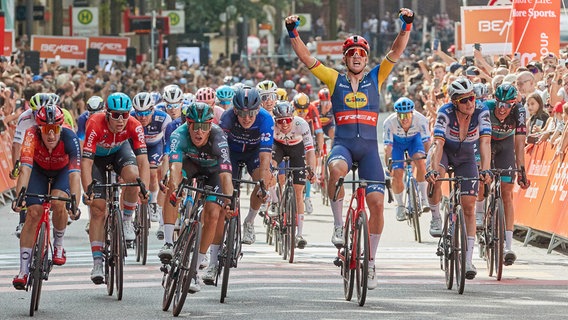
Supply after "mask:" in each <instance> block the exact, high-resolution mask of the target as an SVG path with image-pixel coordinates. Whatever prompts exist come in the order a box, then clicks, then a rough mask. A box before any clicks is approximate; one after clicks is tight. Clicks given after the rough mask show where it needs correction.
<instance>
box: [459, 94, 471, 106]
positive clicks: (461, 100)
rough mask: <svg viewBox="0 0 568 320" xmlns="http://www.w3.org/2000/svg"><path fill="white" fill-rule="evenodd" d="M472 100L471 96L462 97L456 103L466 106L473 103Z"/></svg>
mask: <svg viewBox="0 0 568 320" xmlns="http://www.w3.org/2000/svg"><path fill="white" fill-rule="evenodd" d="M474 100H475V96H474V95H471V96H468V97H464V98H461V99H459V100H456V101H457V102H459V103H461V104H466V103H467V102H468V101H470V102H473V101H474Z"/></svg>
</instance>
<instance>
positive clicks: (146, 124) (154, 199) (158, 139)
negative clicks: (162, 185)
mask: <svg viewBox="0 0 568 320" xmlns="http://www.w3.org/2000/svg"><path fill="white" fill-rule="evenodd" d="M132 106H133V108H134V110H133V111H132V113H131V114H130V115H132V116H134V117H135V118H136V120H138V121H140V124H141V125H142V127H143V128H144V138H145V139H146V147H147V155H148V161H149V163H150V185H149V187H148V190H149V191H150V199H149V200H148V203H149V208H150V210H149V211H150V220H151V221H152V222H158V221H159V220H160V214H161V212H162V206H160V205H159V204H158V192H159V190H160V189H159V181H158V180H159V178H158V166H159V165H160V163H161V162H162V157H163V155H164V131H165V130H166V127H167V125H168V124H169V123H170V122H172V118H170V116H169V115H168V114H167V113H165V112H163V111H160V110H155V109H154V99H152V95H151V94H150V93H149V92H140V93H138V94H136V95H135V96H134V98H133V99H132Z"/></svg>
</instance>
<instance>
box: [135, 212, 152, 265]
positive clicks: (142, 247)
mask: <svg viewBox="0 0 568 320" xmlns="http://www.w3.org/2000/svg"><path fill="white" fill-rule="evenodd" d="M148 219H149V215H148V205H147V204H140V205H139V206H138V210H137V212H136V228H137V230H136V231H137V232H136V262H139V261H142V265H146V260H147V258H148V229H149V225H150V221H149V220H148Z"/></svg>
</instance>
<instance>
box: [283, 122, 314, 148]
mask: <svg viewBox="0 0 568 320" xmlns="http://www.w3.org/2000/svg"><path fill="white" fill-rule="evenodd" d="M290 125H291V126H292V129H291V130H290V132H288V133H283V132H281V131H280V128H279V126H278V125H277V124H275V125H274V141H275V142H278V143H281V144H283V145H287V146H293V145H296V144H298V143H300V142H304V150H306V151H310V150H314V139H313V138H312V132H311V130H310V125H309V124H308V123H307V122H306V120H304V119H302V118H301V117H298V116H295V117H294V119H293V120H292V123H290Z"/></svg>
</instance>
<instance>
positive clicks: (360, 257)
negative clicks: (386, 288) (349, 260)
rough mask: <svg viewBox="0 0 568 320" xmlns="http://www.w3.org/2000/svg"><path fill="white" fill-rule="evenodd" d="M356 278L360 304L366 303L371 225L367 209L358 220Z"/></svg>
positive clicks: (360, 214)
mask: <svg viewBox="0 0 568 320" xmlns="http://www.w3.org/2000/svg"><path fill="white" fill-rule="evenodd" d="M356 230H357V236H356V239H357V240H356V241H357V244H356V246H355V247H356V248H357V249H356V250H357V251H356V256H355V259H356V261H357V267H356V269H355V270H356V273H357V275H356V278H357V302H358V303H359V306H361V307H362V306H363V305H364V304H365V299H366V298H367V281H368V279H369V278H368V274H369V226H368V221H367V214H366V213H365V211H361V212H359V217H358V219H357V222H356Z"/></svg>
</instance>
